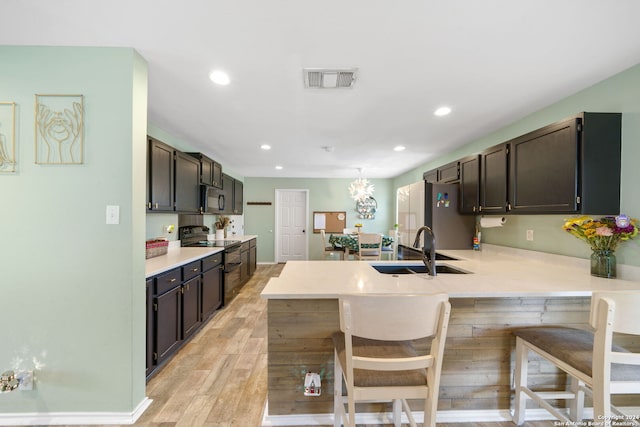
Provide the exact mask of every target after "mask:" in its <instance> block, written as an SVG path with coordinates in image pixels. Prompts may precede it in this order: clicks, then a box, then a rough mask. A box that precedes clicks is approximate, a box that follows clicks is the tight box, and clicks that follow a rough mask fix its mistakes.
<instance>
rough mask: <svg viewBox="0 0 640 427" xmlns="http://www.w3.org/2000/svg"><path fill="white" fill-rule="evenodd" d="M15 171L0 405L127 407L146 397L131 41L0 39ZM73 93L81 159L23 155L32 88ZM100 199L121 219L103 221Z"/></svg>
mask: <svg viewBox="0 0 640 427" xmlns="http://www.w3.org/2000/svg"><path fill="white" fill-rule="evenodd" d="M0 64H2V66H1V67H0V97H1V98H0V100H1V101H5V102H6V101H12V102H15V103H16V104H17V114H16V125H17V128H16V146H17V154H18V166H17V172H15V173H12V174H2V175H0V194H2V209H1V210H0V218H1V219H2V224H3V231H2V238H1V239H0V257H1V259H2V261H1V265H2V268H1V273H0V288H1V290H2V292H1V294H2V303H1V305H2V319H3V320H2V327H1V328H0V343H2V344H1V346H0V348H1V351H0V370H5V369H15V370H35V374H36V381H35V389H34V390H33V391H14V392H12V393H7V394H3V395H2V396H1V397H0V413H1V414H8V413H40V414H42V413H45V414H46V413H58V412H68V413H92V412H100V413H104V414H107V413H112V412H117V413H131V412H132V411H133V410H134V408H136V407H137V406H138V405H139V404H140V403H141V402H142V401H143V400H144V398H145V378H144V354H145V339H144V337H145V332H144V331H145V315H144V301H145V289H144V278H145V271H144V249H143V248H144V246H143V245H144V235H145V229H144V200H145V160H144V159H145V155H146V154H145V153H146V150H145V132H146V122H147V117H146V116H147V66H146V62H145V61H144V60H143V59H142V58H141V57H140V56H139V55H138V54H137V53H136V52H135V51H134V50H132V49H124V48H53V47H8V46H0ZM35 94H82V95H84V107H85V116H84V125H85V127H84V148H85V149H84V152H85V156H84V163H83V164H81V165H55V166H54V165H46V166H45V165H36V164H34V160H35V159H34V148H33V147H34V95H35ZM107 205H118V206H120V224H119V225H106V224H105V222H106V221H105V218H106V215H105V211H106V206H107Z"/></svg>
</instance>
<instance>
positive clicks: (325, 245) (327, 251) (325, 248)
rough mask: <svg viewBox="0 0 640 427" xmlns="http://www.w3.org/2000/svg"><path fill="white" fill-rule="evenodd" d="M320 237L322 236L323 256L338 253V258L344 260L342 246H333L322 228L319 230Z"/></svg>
mask: <svg viewBox="0 0 640 427" xmlns="http://www.w3.org/2000/svg"><path fill="white" fill-rule="evenodd" d="M320 237H322V251H323V253H324V256H325V258H326V256H327V255H331V256H333V255H338V256H339V257H340V260H344V248H334V247H333V245H330V244H329V242H327V235H326V233H325V231H324V230H320Z"/></svg>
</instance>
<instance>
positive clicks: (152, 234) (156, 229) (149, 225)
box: [145, 213, 244, 242]
mask: <svg viewBox="0 0 640 427" xmlns="http://www.w3.org/2000/svg"><path fill="white" fill-rule="evenodd" d="M217 218H218V216H217V215H178V214H164V213H151V214H147V215H146V227H145V230H146V239H147V240H148V239H153V238H156V237H164V238H167V239H169V241H170V242H171V241H177V240H178V227H179V226H180V225H189V224H192V223H194V221H199V220H201V222H195V224H199V225H206V226H207V227H209V228H210V229H211V233H215V227H214V226H213V223H214V222H215V221H216V219H217ZM229 219H231V221H232V222H231V224H230V225H229V227H228V228H227V235H228V236H233V235H238V236H240V235H243V234H244V216H243V215H229ZM183 222H184V224H182V223H183ZM170 225H173V226H174V231H173V232H172V233H168V232H167V227H168V226H170Z"/></svg>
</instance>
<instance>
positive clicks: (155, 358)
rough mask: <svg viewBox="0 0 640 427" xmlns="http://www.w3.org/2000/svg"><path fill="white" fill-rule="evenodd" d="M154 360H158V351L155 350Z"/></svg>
mask: <svg viewBox="0 0 640 427" xmlns="http://www.w3.org/2000/svg"><path fill="white" fill-rule="evenodd" d="M153 360H156V361H157V360H158V353H156V352H155V351H154V352H153Z"/></svg>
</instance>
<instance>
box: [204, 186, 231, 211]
mask: <svg viewBox="0 0 640 427" xmlns="http://www.w3.org/2000/svg"><path fill="white" fill-rule="evenodd" d="M225 203H226V200H225V194H224V192H223V191H222V190H221V189H220V188H216V187H212V186H210V185H200V204H201V206H202V211H203V212H202V213H210V214H218V213H221V212H224V210H225V206H226V205H225Z"/></svg>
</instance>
